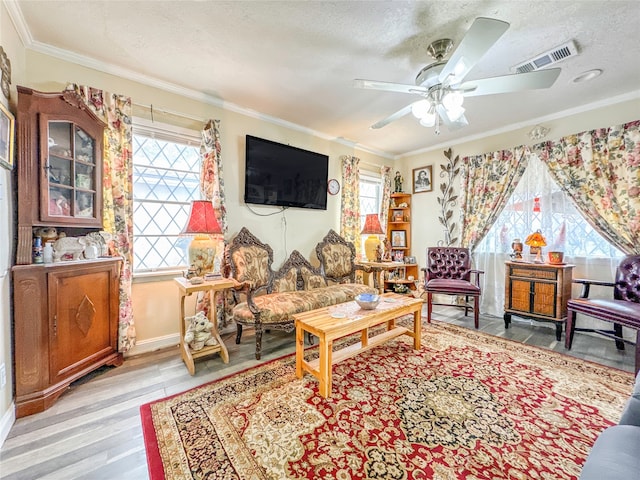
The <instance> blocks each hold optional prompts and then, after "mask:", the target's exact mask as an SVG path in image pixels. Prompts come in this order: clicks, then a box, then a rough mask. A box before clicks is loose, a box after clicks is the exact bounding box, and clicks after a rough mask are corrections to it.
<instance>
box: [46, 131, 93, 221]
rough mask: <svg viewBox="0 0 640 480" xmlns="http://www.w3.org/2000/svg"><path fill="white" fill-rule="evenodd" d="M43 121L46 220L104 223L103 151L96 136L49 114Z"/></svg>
mask: <svg viewBox="0 0 640 480" xmlns="http://www.w3.org/2000/svg"><path fill="white" fill-rule="evenodd" d="M42 123H43V124H41V132H42V133H43V135H42V136H43V138H42V141H41V150H42V152H44V155H43V157H42V161H43V166H44V168H43V170H42V171H43V182H42V185H43V187H44V188H43V189H42V190H43V191H42V204H41V217H42V220H43V221H49V222H55V223H61V224H65V223H69V224H73V225H76V226H93V225H98V226H100V225H101V224H102V219H101V218H98V216H99V211H100V210H99V208H98V207H99V202H100V201H101V195H100V193H101V191H99V190H98V189H99V188H102V182H101V176H100V173H101V172H100V165H101V163H98V153H100V155H101V152H98V151H97V148H96V139H95V138H93V137H92V136H91V135H89V133H87V131H86V130H84V129H83V128H82V127H81V126H79V125H77V124H76V123H74V122H72V121H65V120H54V119H46V118H45V119H43V122H42ZM101 160H102V159H101V158H100V162H101Z"/></svg>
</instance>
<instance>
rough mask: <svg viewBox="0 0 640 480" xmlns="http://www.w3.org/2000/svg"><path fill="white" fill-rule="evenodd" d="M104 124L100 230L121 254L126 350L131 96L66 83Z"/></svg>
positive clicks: (121, 338)
mask: <svg viewBox="0 0 640 480" xmlns="http://www.w3.org/2000/svg"><path fill="white" fill-rule="evenodd" d="M67 88H68V89H71V90H75V91H76V92H77V93H78V94H79V95H80V96H81V97H82V99H83V100H84V102H85V103H86V104H87V105H88V106H89V107H90V108H91V110H92V111H93V112H94V113H95V114H96V115H97V116H98V117H99V118H101V119H102V120H103V121H104V122H105V123H106V124H107V128H106V129H105V135H104V164H103V165H104V166H103V212H104V213H103V216H104V230H105V231H106V232H109V233H111V234H112V235H113V241H114V246H115V249H116V252H117V254H118V255H119V256H121V257H122V259H123V263H122V270H121V272H120V323H119V335H118V350H119V351H121V352H126V351H128V350H129V349H130V348H132V347H133V346H134V345H135V343H136V329H135V325H134V321H133V309H132V306H131V278H132V272H133V251H132V247H133V181H132V176H133V158H132V151H133V150H132V129H131V98H129V97H125V96H123V95H117V94H114V93H109V92H105V91H103V90H98V89H96V88H91V87H87V86H81V85H75V84H72V85H69V86H68V87H67Z"/></svg>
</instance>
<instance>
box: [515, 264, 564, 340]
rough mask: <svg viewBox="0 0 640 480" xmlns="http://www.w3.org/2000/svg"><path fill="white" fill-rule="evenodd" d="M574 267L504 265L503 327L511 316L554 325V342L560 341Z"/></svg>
mask: <svg viewBox="0 0 640 480" xmlns="http://www.w3.org/2000/svg"><path fill="white" fill-rule="evenodd" d="M573 267H574V265H566V264H562V265H552V264H550V263H527V262H506V278H505V286H504V289H505V295H504V297H505V306H504V327H505V328H509V324H510V323H511V315H517V316H519V317H525V318H530V319H533V320H537V321H539V322H554V323H555V324H556V340H558V341H560V338H561V337H562V324H563V323H565V322H566V320H567V301H568V300H569V299H570V298H571V280H572V275H573Z"/></svg>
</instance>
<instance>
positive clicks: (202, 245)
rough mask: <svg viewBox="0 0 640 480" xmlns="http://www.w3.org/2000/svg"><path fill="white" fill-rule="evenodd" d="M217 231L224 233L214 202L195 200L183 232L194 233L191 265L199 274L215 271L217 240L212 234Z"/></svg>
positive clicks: (190, 257)
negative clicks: (217, 217)
mask: <svg viewBox="0 0 640 480" xmlns="http://www.w3.org/2000/svg"><path fill="white" fill-rule="evenodd" d="M216 233H222V229H221V228H220V224H219V223H218V220H217V219H216V212H215V211H214V209H213V204H212V203H211V202H210V201H209V200H194V201H193V203H191V212H189V219H188V220H187V225H186V226H185V227H184V230H183V231H182V234H183V235H189V234H191V235H194V238H193V240H191V243H190V244H189V252H188V253H189V265H190V267H191V268H193V269H195V271H196V273H197V275H198V276H202V275H204V274H205V273H209V272H213V266H214V260H215V256H216V242H215V241H214V240H213V239H212V238H211V237H210V235H212V234H216Z"/></svg>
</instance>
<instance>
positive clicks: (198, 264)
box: [189, 235, 216, 277]
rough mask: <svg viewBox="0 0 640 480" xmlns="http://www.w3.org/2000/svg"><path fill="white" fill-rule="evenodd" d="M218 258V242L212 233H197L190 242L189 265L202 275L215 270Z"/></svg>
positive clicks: (197, 273)
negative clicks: (215, 261) (212, 236)
mask: <svg viewBox="0 0 640 480" xmlns="http://www.w3.org/2000/svg"><path fill="white" fill-rule="evenodd" d="M215 258H216V242H215V241H214V240H213V239H212V238H211V236H210V235H196V236H195V237H193V240H191V243H190V244H189V266H190V268H193V269H194V270H195V271H196V275H198V276H199V277H202V276H203V275H204V274H205V273H209V272H213V263H214V260H215Z"/></svg>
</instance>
